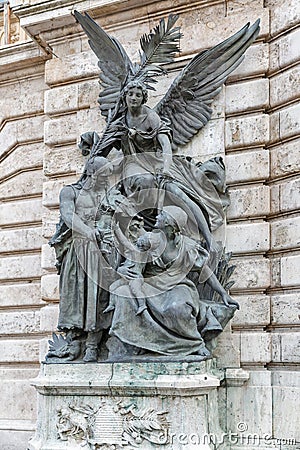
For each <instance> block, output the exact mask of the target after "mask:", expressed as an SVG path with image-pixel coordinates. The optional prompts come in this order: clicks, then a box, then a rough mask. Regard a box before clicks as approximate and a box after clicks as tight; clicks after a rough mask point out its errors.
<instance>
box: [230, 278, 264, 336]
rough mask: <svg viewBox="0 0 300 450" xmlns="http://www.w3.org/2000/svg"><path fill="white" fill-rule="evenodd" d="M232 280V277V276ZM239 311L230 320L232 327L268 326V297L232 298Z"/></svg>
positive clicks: (245, 296)
mask: <svg viewBox="0 0 300 450" xmlns="http://www.w3.org/2000/svg"><path fill="white" fill-rule="evenodd" d="M233 278H234V275H233ZM234 299H235V300H236V301H238V302H239V304H240V309H239V310H238V311H236V313H235V315H234V317H233V319H232V322H231V324H232V327H233V328H235V327H238V328H248V327H249V328H250V327H251V328H252V327H253V326H255V327H264V326H266V325H269V324H270V297H269V296H268V295H241V296H234Z"/></svg>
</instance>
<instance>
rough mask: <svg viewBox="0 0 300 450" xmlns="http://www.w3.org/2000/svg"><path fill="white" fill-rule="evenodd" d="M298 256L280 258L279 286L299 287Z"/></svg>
mask: <svg viewBox="0 0 300 450" xmlns="http://www.w3.org/2000/svg"><path fill="white" fill-rule="evenodd" d="M299 267H300V255H295V256H285V257H283V258H281V285H282V286H283V287H287V286H298V285H299Z"/></svg>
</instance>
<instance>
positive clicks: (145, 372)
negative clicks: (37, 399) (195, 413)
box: [32, 361, 220, 396]
mask: <svg viewBox="0 0 300 450" xmlns="http://www.w3.org/2000/svg"><path fill="white" fill-rule="evenodd" d="M211 364H212V363H211V361H202V362H194V363H193V362H182V361H178V362H172V361H170V362H165V361H164V362H136V361H134V362H113V363H98V364H88V365H86V364H43V365H42V367H41V372H40V374H39V376H38V378H37V379H34V380H32V385H34V386H35V388H36V389H37V391H38V392H39V393H40V394H43V395H49V394H50V395H52V394H53V393H54V392H55V394H56V395H62V394H63V395H76V392H79V391H80V395H99V394H101V393H111V394H112V395H124V394H125V395H135V396H145V395H146V396H147V395H153V394H157V390H158V389H159V392H160V393H161V394H163V395H169V396H173V395H174V394H175V391H176V396H177V395H179V396H185V395H191V394H193V393H194V394H196V393H198V394H199V395H202V394H203V393H204V392H208V391H209V390H211V389H214V388H216V387H218V386H219V385H220V380H219V378H218V377H217V376H215V375H212V374H211V373H209V372H210V370H211V369H210V368H211Z"/></svg>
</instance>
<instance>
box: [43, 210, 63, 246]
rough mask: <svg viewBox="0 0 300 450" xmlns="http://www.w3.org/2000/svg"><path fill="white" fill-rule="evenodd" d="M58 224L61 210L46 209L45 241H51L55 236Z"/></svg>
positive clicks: (44, 220)
mask: <svg viewBox="0 0 300 450" xmlns="http://www.w3.org/2000/svg"><path fill="white" fill-rule="evenodd" d="M58 222H59V210H58V209H46V208H44V215H43V225H42V235H43V237H44V238H45V239H47V240H49V239H50V238H51V237H52V236H53V234H54V233H55V230H56V224H57V223H58Z"/></svg>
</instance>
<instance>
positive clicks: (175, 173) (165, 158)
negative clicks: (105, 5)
mask: <svg viewBox="0 0 300 450" xmlns="http://www.w3.org/2000/svg"><path fill="white" fill-rule="evenodd" d="M74 14H75V17H76V19H77V21H78V22H79V23H80V24H81V26H82V28H83V29H84V31H85V33H86V34H87V36H88V38H89V44H90V46H91V48H92V50H93V52H94V53H95V54H96V56H97V57H98V60H99V61H98V65H99V68H100V69H101V72H100V75H99V76H100V83H101V86H102V91H101V92H100V95H99V99H98V102H99V103H100V110H101V113H102V115H103V116H104V117H105V119H106V122H107V125H106V129H105V130H104V132H103V134H102V137H101V138H100V139H98V140H96V142H94V145H93V146H92V148H91V154H90V157H94V156H96V155H101V156H107V155H108V153H109V152H110V150H111V149H112V148H113V147H114V148H117V149H122V151H123V154H124V155H125V156H126V158H125V162H124V165H123V177H122V178H123V180H124V181H123V184H124V189H125V192H126V194H127V196H129V195H133V194H134V193H136V192H137V191H138V190H139V191H140V190H141V189H142V188H145V189H148V193H147V195H146V196H145V195H144V196H142V195H141V193H140V194H139V196H137V195H136V198H135V202H136V204H137V206H138V207H141V208H143V209H146V207H145V205H146V204H150V203H152V205H153V202H155V199H154V198H153V196H152V195H150V194H149V188H154V189H156V188H158V187H159V188H161V190H160V195H159V197H160V202H161V203H163V200H162V193H161V191H164V192H166V191H167V192H169V193H170V194H173V195H174V196H175V197H176V198H178V199H179V200H180V201H181V202H182V203H184V204H185V205H187V206H188V208H189V210H190V213H192V215H193V216H194V219H195V221H196V222H197V224H198V226H199V229H200V230H201V233H202V235H203V236H204V239H205V241H206V243H207V245H208V248H210V246H211V245H212V241H211V233H210V231H211V230H214V229H216V228H217V227H218V226H219V225H220V223H222V222H223V206H224V205H226V203H227V202H228V199H227V198H226V194H225V177H224V165H223V162H222V160H221V158H215V159H214V160H210V161H209V162H207V163H205V164H202V165H200V164H198V166H197V165H195V164H193V163H192V161H191V160H190V158H183V157H178V156H176V155H174V156H173V157H172V154H173V153H175V152H176V150H177V153H178V150H180V148H182V147H183V146H185V145H186V144H188V142H189V141H190V140H191V139H192V138H193V136H195V135H196V134H197V133H198V131H199V130H200V129H201V128H203V127H204V126H205V125H206V124H207V122H208V121H209V119H210V118H211V115H212V108H211V104H212V101H213V100H214V98H215V97H216V96H217V95H218V93H219V92H220V91H221V89H222V86H223V84H224V83H225V81H226V79H227V77H228V76H229V75H230V73H231V72H232V71H233V70H234V69H236V67H237V66H238V65H239V64H240V63H241V62H242V61H243V58H244V53H245V51H246V49H247V48H248V47H249V46H250V45H251V43H252V42H253V41H254V40H255V38H256V37H257V35H258V33H259V20H257V21H256V22H255V23H254V24H253V25H252V26H250V24H249V23H248V24H246V25H245V26H244V27H243V28H242V29H241V30H240V31H238V32H237V33H236V34H234V35H233V36H231V37H229V38H228V39H226V40H225V41H224V42H222V43H220V44H218V45H216V46H215V47H212V48H211V49H209V50H205V51H203V52H201V53H199V54H197V55H196V56H195V57H194V58H193V59H192V60H191V61H190V62H189V63H188V64H187V65H186V67H184V68H183V69H182V70H181V72H180V73H179V74H178V76H177V77H176V78H175V80H174V81H173V83H172V84H171V86H170V88H169V90H168V91H167V93H166V94H165V96H164V97H163V98H162V99H161V100H160V102H159V103H158V104H157V105H156V106H155V107H154V108H153V109H151V108H149V107H148V106H146V102H147V98H148V90H155V87H154V86H155V84H156V83H157V78H158V77H159V76H160V75H162V74H165V73H166V72H167V70H166V67H165V66H166V64H167V63H171V62H172V61H173V60H174V57H175V55H176V53H178V52H179V42H180V38H181V36H182V34H181V32H180V28H179V27H177V26H175V25H176V22H177V19H178V16H177V15H175V14H171V15H170V16H169V18H168V21H167V23H166V22H165V20H164V19H161V21H160V23H159V24H158V25H157V26H156V27H155V28H154V29H153V30H152V31H151V32H150V34H148V35H143V36H142V37H141V39H140V45H141V51H140V62H139V63H132V62H131V60H130V58H129V56H128V55H127V53H126V51H125V49H124V48H123V46H122V45H121V44H120V43H119V42H118V41H117V40H116V39H115V38H114V37H111V36H109V35H108V34H107V33H106V32H105V31H104V30H103V29H102V28H101V27H100V26H99V25H98V24H97V23H96V22H95V21H94V20H93V19H92V18H91V17H90V16H89V15H88V14H85V15H82V14H80V13H79V12H77V11H75V13H74ZM136 156H138V158H137V157H136ZM207 178H208V179H211V182H212V185H213V190H207V189H204V186H205V185H207ZM216 190H217V191H218V192H217V193H216ZM213 191H214V193H213ZM224 194H225V195H224ZM153 195H154V193H153ZM220 200H221V201H220ZM149 209H151V208H149Z"/></svg>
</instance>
